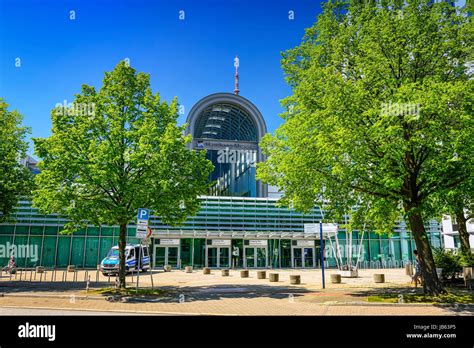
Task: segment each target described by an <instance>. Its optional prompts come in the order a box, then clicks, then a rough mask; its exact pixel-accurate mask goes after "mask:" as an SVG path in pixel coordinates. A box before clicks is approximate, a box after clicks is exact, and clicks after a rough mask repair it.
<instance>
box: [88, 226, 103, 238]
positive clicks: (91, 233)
mask: <svg viewBox="0 0 474 348" xmlns="http://www.w3.org/2000/svg"><path fill="white" fill-rule="evenodd" d="M99 232H100V229H99V228H98V227H87V235H88V236H98V235H99Z"/></svg>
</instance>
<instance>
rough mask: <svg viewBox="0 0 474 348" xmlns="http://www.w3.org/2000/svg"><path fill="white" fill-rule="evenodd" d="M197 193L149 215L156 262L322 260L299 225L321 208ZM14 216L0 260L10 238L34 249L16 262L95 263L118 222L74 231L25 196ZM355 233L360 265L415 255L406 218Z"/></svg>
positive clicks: (3, 229)
mask: <svg viewBox="0 0 474 348" xmlns="http://www.w3.org/2000/svg"><path fill="white" fill-rule="evenodd" d="M200 200H201V209H200V211H199V212H198V214H196V215H195V216H193V217H190V218H189V219H188V220H187V221H186V222H185V223H184V224H183V225H181V226H168V225H165V224H163V223H161V221H160V220H159V218H157V217H154V216H152V217H151V219H150V225H151V227H152V229H153V236H152V238H151V243H152V244H151V252H152V254H155V253H161V254H160V255H161V256H160V255H154V256H155V257H158V259H159V258H160V257H161V258H162V261H160V262H161V263H163V262H164V260H165V259H164V258H165V257H167V259H166V260H168V263H174V264H175V265H176V267H180V268H183V267H184V266H187V265H192V266H194V267H196V268H200V267H205V266H211V265H214V266H217V264H216V262H217V259H218V257H217V256H219V262H220V265H219V267H221V268H227V267H229V266H230V267H235V268H242V267H247V268H251V267H257V268H265V267H269V268H280V267H281V268H291V267H310V268H311V267H319V264H320V262H319V245H320V243H319V240H318V238H319V236H318V234H308V233H305V232H304V224H305V223H317V222H319V221H320V218H321V213H320V211H319V209H318V208H315V209H313V211H312V212H310V213H309V214H306V215H303V214H301V213H298V212H296V211H294V210H292V209H288V208H284V207H280V206H278V205H277V200H276V199H271V198H243V197H212V196H205V197H201V198H200ZM14 219H15V221H16V222H15V223H3V224H0V248H2V249H3V253H0V265H6V264H7V263H8V256H9V255H7V254H6V253H5V249H6V248H8V247H9V246H12V245H15V246H16V247H17V248H21V247H23V246H28V247H29V250H30V251H31V252H30V254H29V255H25V253H23V254H21V253H20V252H17V253H16V257H15V258H16V263H17V265H18V266H19V267H34V266H39V265H42V266H46V267H66V266H67V265H76V267H79V268H95V267H96V266H97V264H98V263H99V262H100V261H101V260H102V259H103V258H104V257H105V255H106V254H107V252H108V251H109V249H110V248H111V247H112V246H114V245H117V244H118V235H119V229H118V227H117V226H102V227H97V226H88V227H87V228H85V229H81V230H79V231H77V232H75V233H73V234H72V235H64V234H61V233H60V232H61V230H62V227H63V226H64V224H65V223H66V221H67V220H66V219H65V218H63V217H61V216H58V215H41V214H39V213H38V212H37V210H36V209H35V208H33V207H32V206H31V204H30V203H29V202H27V201H23V202H21V204H20V206H19V207H17V209H16V213H15V214H14ZM426 228H427V231H428V236H429V238H430V241H431V244H432V245H433V246H438V245H441V227H440V225H439V224H438V223H437V222H435V221H432V222H431V221H430V222H429V223H428V224H427V225H426ZM360 237H361V236H360V234H358V233H355V232H354V233H353V250H352V258H353V260H354V261H355V260H356V259H357V253H358V252H359V246H360V245H362V247H361V248H360V253H361V258H360V260H361V266H362V267H374V266H376V265H379V266H383V265H386V266H390V265H392V266H401V265H402V263H403V261H408V260H412V255H413V249H414V248H415V243H414V241H413V239H412V238H411V235H410V232H409V231H408V230H407V229H406V225H405V223H404V222H401V223H400V224H398V225H397V226H395V228H394V231H393V233H392V235H391V236H387V235H378V234H375V233H365V234H364V240H363V241H361V238H360ZM163 238H166V239H170V238H175V239H176V240H179V241H178V245H177V246H175V247H169V248H168V249H167V250H164V249H163V248H155V246H156V245H159V240H161V239H163ZM213 240H229V245H225V246H222V247H220V249H217V248H213V247H212V246H210V245H211V244H212V241H213ZM333 240H334V239H333ZM299 241H303V244H302V245H300V244H299ZM127 242H128V243H138V239H137V238H135V226H134V225H133V224H131V225H129V226H128V228H127ZM361 242H362V243H361ZM308 243H309V244H308ZM339 243H340V250H341V256H342V258H343V260H346V259H347V257H348V255H349V253H348V251H347V250H346V249H347V246H348V243H347V239H346V234H345V232H344V231H341V232H339ZM2 249H0V251H1V250H2ZM236 249H237V250H238V251H237V252H236ZM235 252H236V255H234V253H235ZM325 252H326V262H327V264H328V266H329V267H335V266H336V260H335V257H334V250H333V249H332V247H331V244H330V243H329V241H326V248H325Z"/></svg>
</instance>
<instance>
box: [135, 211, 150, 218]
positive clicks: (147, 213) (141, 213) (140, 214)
mask: <svg viewBox="0 0 474 348" xmlns="http://www.w3.org/2000/svg"><path fill="white" fill-rule="evenodd" d="M149 216H150V211H149V210H148V209H145V208H138V216H137V218H138V220H148V219H149Z"/></svg>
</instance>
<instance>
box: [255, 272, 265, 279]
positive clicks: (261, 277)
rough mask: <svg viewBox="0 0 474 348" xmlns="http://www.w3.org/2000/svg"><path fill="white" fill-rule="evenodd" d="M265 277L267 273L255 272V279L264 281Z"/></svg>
mask: <svg viewBox="0 0 474 348" xmlns="http://www.w3.org/2000/svg"><path fill="white" fill-rule="evenodd" d="M266 277H267V272H265V271H257V279H265V278H266Z"/></svg>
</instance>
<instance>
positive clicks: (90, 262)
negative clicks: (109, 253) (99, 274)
mask: <svg viewBox="0 0 474 348" xmlns="http://www.w3.org/2000/svg"><path fill="white" fill-rule="evenodd" d="M98 250H99V238H98V237H87V239H86V260H85V267H88V268H96V267H97V265H98V259H97V253H98Z"/></svg>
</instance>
